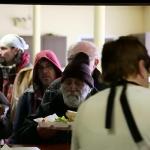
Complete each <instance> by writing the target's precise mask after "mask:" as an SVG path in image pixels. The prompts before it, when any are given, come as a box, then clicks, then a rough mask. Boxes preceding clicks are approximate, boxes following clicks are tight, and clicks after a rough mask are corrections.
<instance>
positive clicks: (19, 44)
mask: <svg viewBox="0 0 150 150" xmlns="http://www.w3.org/2000/svg"><path fill="white" fill-rule="evenodd" d="M0 47H15V48H18V49H20V50H22V52H24V50H26V49H28V48H29V45H28V44H27V43H26V42H25V40H24V39H23V38H22V37H20V36H18V35H16V34H7V35H5V36H4V37H2V38H1V39H0Z"/></svg>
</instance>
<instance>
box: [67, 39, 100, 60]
mask: <svg viewBox="0 0 150 150" xmlns="http://www.w3.org/2000/svg"><path fill="white" fill-rule="evenodd" d="M79 52H84V53H86V54H87V55H88V56H89V58H90V59H92V58H97V59H99V58H100V54H99V50H98V48H97V47H96V45H95V44H94V43H93V42H90V41H80V42H77V43H75V44H73V45H71V46H70V47H69V50H68V52H67V59H68V61H70V60H71V59H72V58H73V56H75V54H77V53H79Z"/></svg>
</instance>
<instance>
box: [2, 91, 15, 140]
mask: <svg viewBox="0 0 150 150" xmlns="http://www.w3.org/2000/svg"><path fill="white" fill-rule="evenodd" d="M11 131H12V126H11V122H10V105H9V102H8V100H7V98H6V97H5V96H4V94H3V93H1V92H0V143H1V140H2V139H6V138H8V136H9V135H10V134H11Z"/></svg>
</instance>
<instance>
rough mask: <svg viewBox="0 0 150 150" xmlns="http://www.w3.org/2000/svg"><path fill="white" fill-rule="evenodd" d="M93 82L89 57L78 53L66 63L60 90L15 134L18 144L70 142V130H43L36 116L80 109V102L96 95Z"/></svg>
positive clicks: (64, 114)
mask: <svg viewBox="0 0 150 150" xmlns="http://www.w3.org/2000/svg"><path fill="white" fill-rule="evenodd" d="M95 92H96V91H95V90H94V81H93V78H92V76H91V71H90V69H89V57H88V56H87V55H86V54H85V53H79V54H77V55H76V56H75V58H74V59H73V61H72V62H71V63H69V64H68V65H67V67H66V68H65V70H64V71H63V74H62V78H61V86H60V90H59V92H58V91H57V92H55V91H54V93H53V97H52V100H51V101H50V102H47V103H44V104H41V105H40V106H39V108H38V110H37V112H36V114H34V115H31V116H29V117H28V118H27V119H26V120H25V122H24V124H23V125H22V127H21V128H20V129H19V130H18V131H17V132H16V133H15V134H14V135H13V136H12V139H13V140H14V143H16V144H23V143H24V144H39V143H61V142H70V140H71V137H70V136H71V134H70V133H71V132H69V133H68V132H66V131H58V132H57V131H56V130H55V131H56V133H55V134H53V135H51V134H49V133H53V132H54V130H53V129H52V130H51V128H45V129H44V128H42V129H41V130H40V127H39V124H41V123H42V121H43V120H42V121H40V122H36V121H35V120H34V119H36V118H41V117H43V118H45V117H47V116H49V115H52V114H55V113H56V114H57V116H59V117H62V116H65V117H67V116H66V112H67V110H71V111H77V109H78V107H79V105H80V104H81V103H82V102H84V101H85V100H86V99H87V98H88V97H89V96H90V95H92V94H94V93H95Z"/></svg>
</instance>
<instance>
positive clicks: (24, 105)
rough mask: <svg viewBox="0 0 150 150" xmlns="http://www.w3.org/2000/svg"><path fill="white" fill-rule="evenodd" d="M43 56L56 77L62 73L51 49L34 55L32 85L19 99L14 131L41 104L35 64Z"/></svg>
mask: <svg viewBox="0 0 150 150" xmlns="http://www.w3.org/2000/svg"><path fill="white" fill-rule="evenodd" d="M43 58H45V59H47V60H49V61H50V62H51V64H52V65H53V66H54V68H55V69H56V75H57V78H58V77H60V76H61V74H62V71H61V65H60V63H59V61H58V58H57V56H56V55H55V53H54V52H53V51H51V50H42V51H41V52H39V53H38V54H37V55H36V57H35V63H34V68H33V85H32V86H31V87H30V88H28V89H27V90H26V91H25V92H24V94H23V95H22V96H21V97H20V99H19V102H18V105H17V109H16V115H15V119H14V123H13V129H14V131H16V130H17V129H18V128H19V127H20V126H21V125H22V123H23V121H24V119H25V118H26V117H27V116H28V115H30V114H33V113H35V112H36V110H37V108H38V106H39V105H40V104H41V100H42V97H43V94H44V89H43V86H42V83H41V82H40V80H39V78H38V76H37V65H38V62H39V61H40V60H41V59H43Z"/></svg>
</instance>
